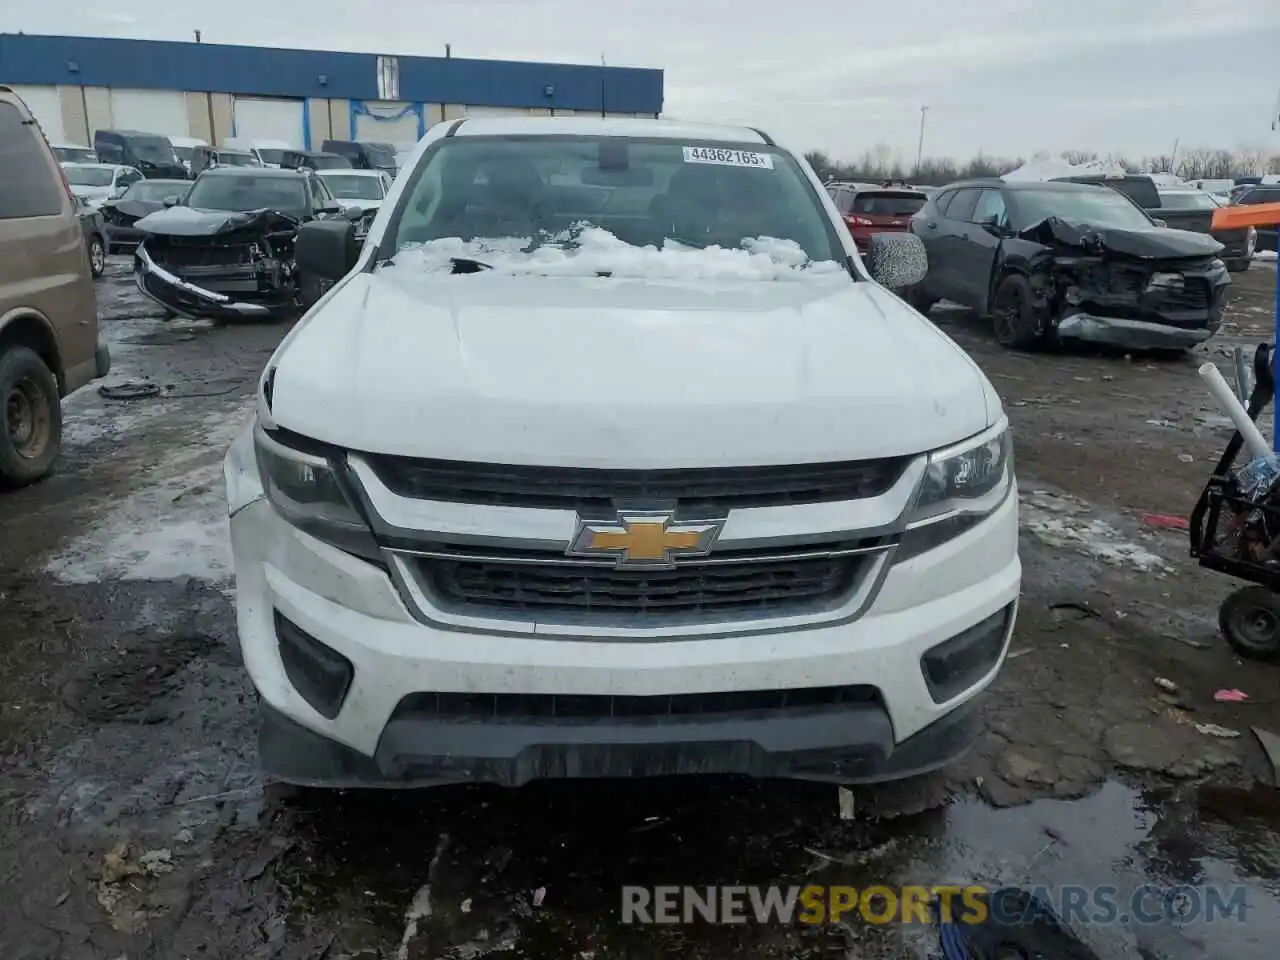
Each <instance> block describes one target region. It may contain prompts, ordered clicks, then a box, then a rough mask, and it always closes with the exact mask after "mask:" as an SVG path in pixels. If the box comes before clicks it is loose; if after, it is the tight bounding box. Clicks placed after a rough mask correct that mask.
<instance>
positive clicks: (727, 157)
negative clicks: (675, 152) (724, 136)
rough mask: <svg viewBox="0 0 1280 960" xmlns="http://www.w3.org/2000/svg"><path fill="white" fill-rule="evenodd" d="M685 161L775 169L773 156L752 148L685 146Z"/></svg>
mask: <svg viewBox="0 0 1280 960" xmlns="http://www.w3.org/2000/svg"><path fill="white" fill-rule="evenodd" d="M684 162H685V163H718V164H720V165H721V166H725V167H759V168H760V169H761V170H772V169H773V157H772V156H771V155H769V154H767V153H753V152H751V151H750V150H726V149H725V148H724V147H685V148H684Z"/></svg>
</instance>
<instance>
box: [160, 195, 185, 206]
mask: <svg viewBox="0 0 1280 960" xmlns="http://www.w3.org/2000/svg"><path fill="white" fill-rule="evenodd" d="M181 202H182V198H181V197H165V198H164V205H165V206H166V207H176V206H177V205H178V204H179V203H181Z"/></svg>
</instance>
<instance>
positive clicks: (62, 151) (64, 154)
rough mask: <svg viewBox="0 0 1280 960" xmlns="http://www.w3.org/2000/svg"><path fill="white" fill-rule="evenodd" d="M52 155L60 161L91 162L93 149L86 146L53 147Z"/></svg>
mask: <svg viewBox="0 0 1280 960" xmlns="http://www.w3.org/2000/svg"><path fill="white" fill-rule="evenodd" d="M53 155H54V156H55V157H57V158H58V160H59V161H60V162H62V163H93V160H94V157H93V151H92V150H90V149H88V148H87V147H54V148H53Z"/></svg>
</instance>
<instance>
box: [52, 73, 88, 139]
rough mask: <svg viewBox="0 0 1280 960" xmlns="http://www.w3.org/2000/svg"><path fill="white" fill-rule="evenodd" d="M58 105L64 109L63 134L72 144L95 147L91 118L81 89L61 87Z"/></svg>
mask: <svg viewBox="0 0 1280 960" xmlns="http://www.w3.org/2000/svg"><path fill="white" fill-rule="evenodd" d="M58 105H59V106H60V107H61V108H62V133H63V135H64V136H65V137H66V139H67V140H69V141H71V142H72V143H80V144H83V145H84V146H86V147H91V146H93V139H92V138H91V137H90V136H89V117H88V115H87V113H86V111H85V103H84V95H83V93H82V92H81V88H80V87H59V88H58Z"/></svg>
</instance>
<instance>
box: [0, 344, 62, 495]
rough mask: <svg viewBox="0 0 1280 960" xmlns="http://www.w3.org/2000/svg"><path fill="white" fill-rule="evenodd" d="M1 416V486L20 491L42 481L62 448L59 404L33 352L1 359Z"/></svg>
mask: <svg viewBox="0 0 1280 960" xmlns="http://www.w3.org/2000/svg"><path fill="white" fill-rule="evenodd" d="M0 412H2V413H3V421H2V422H0V484H3V485H4V486H7V487H23V486H26V485H27V484H30V483H35V482H36V481H37V480H39V479H41V478H42V477H45V476H47V475H48V473H49V471H50V470H52V469H53V462H54V460H56V459H57V457H58V449H59V447H60V446H61V445H62V400H61V397H60V396H59V394H58V381H57V380H56V379H54V376H53V373H52V372H51V371H50V370H49V368H48V367H47V366H45V363H44V361H43V360H41V359H40V357H39V355H38V354H36V352H35V351H34V350H29V349H28V348H26V347H9V348H8V349H6V350H5V351H4V352H3V353H0Z"/></svg>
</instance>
